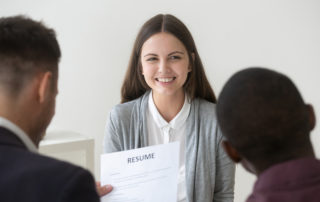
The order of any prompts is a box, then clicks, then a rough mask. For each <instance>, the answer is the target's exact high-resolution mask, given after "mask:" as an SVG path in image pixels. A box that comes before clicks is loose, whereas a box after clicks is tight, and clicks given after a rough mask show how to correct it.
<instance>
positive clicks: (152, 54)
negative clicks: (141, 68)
mask: <svg viewBox="0 0 320 202" xmlns="http://www.w3.org/2000/svg"><path fill="white" fill-rule="evenodd" d="M147 56H157V54H155V53H148V54H145V55H144V56H143V57H147Z"/></svg>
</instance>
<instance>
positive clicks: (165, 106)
mask: <svg viewBox="0 0 320 202" xmlns="http://www.w3.org/2000/svg"><path fill="white" fill-rule="evenodd" d="M152 98H153V102H154V104H155V106H156V107H157V109H158V111H159V113H160V114H161V116H162V117H163V119H164V120H166V121H167V122H170V121H171V120H172V119H173V118H174V117H175V116H176V115H177V114H178V113H179V112H180V110H181V109H182V107H183V104H184V100H185V93H184V91H180V92H178V93H177V94H175V95H163V94H156V93H154V92H153V93H152Z"/></svg>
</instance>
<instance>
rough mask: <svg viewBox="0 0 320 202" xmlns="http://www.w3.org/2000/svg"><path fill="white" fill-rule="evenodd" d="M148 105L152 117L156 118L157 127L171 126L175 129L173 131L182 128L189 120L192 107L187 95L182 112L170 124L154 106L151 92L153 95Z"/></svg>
mask: <svg viewBox="0 0 320 202" xmlns="http://www.w3.org/2000/svg"><path fill="white" fill-rule="evenodd" d="M148 104H149V109H150V112H151V114H152V116H153V118H154V121H155V123H156V124H157V126H158V127H159V128H163V127H166V126H168V125H169V126H170V128H173V129H179V128H181V126H182V125H183V124H184V122H185V121H186V120H187V118H188V115H189V111H190V106H191V105H190V103H189V101H188V98H187V95H185V99H184V104H183V106H182V108H181V110H180V112H179V113H178V114H177V115H176V116H175V117H174V118H173V119H172V120H171V121H170V122H169V123H168V122H167V121H166V120H164V118H163V117H162V116H161V114H160V113H159V111H158V109H157V107H156V105H155V104H154V101H153V96H152V91H151V93H150V95H149V100H148Z"/></svg>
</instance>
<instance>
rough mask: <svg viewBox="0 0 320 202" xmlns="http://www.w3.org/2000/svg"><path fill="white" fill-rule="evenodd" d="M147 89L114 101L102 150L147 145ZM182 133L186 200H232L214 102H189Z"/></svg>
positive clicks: (229, 168)
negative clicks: (184, 138)
mask: <svg viewBox="0 0 320 202" xmlns="http://www.w3.org/2000/svg"><path fill="white" fill-rule="evenodd" d="M149 93H150V91H148V92H146V93H145V94H144V95H143V96H141V97H140V98H138V99H135V100H133V101H130V102H126V103H124V104H118V105H116V106H115V107H114V108H113V109H112V110H111V112H110V114H109V119H108V121H107V125H106V131H105V139H104V152H106V153H110V152H115V151H123V150H129V149H135V148H140V147H145V146H148V134H147V124H146V112H147V107H148V97H149ZM186 125H187V128H186V131H187V134H186V149H185V151H186V152H185V155H186V161H185V167H186V188H187V190H186V192H187V199H188V200H187V201H188V202H212V201H215V202H218V201H219V202H220V201H221V202H232V201H233V197H234V192H233V189H234V175H235V165H234V164H233V163H232V162H231V160H230V159H229V158H228V157H227V155H226V153H225V152H224V150H223V148H222V146H221V144H220V143H221V140H222V134H221V132H220V130H219V128H218V126H217V120H216V115H215V104H213V103H210V102H208V101H206V100H203V99H194V100H193V101H192V102H191V108H190V114H189V116H188V118H187V124H186Z"/></svg>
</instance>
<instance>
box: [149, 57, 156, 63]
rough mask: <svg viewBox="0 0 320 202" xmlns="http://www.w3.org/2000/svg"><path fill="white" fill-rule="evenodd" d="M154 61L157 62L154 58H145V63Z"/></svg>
mask: <svg viewBox="0 0 320 202" xmlns="http://www.w3.org/2000/svg"><path fill="white" fill-rule="evenodd" d="M156 60H157V58H156V57H151V58H147V61H149V62H153V61H156Z"/></svg>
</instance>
